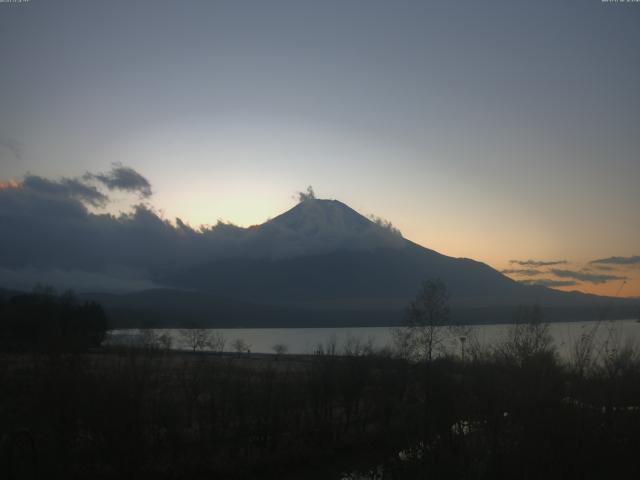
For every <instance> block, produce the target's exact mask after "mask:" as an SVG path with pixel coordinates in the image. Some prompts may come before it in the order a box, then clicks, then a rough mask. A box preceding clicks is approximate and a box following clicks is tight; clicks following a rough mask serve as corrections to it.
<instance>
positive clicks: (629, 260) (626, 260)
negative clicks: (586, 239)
mask: <svg viewBox="0 0 640 480" xmlns="http://www.w3.org/2000/svg"><path fill="white" fill-rule="evenodd" d="M589 263H591V264H604V265H640V255H632V256H631V257H608V258H599V259H597V260H592V261H591V262H589Z"/></svg>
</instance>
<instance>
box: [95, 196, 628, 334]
mask: <svg viewBox="0 0 640 480" xmlns="http://www.w3.org/2000/svg"><path fill="white" fill-rule="evenodd" d="M236 228H237V231H236V232H235V240H234V243H233V245H232V247H230V248H227V249H226V250H224V251H218V252H217V253H216V255H212V258H210V259H209V260H207V261H200V262H198V263H197V264H191V265H186V266H182V267H180V268H175V269H171V270H170V271H165V272H163V273H162V274H159V275H157V276H156V278H154V281H155V282H156V284H158V285H161V286H162V288H160V289H154V290H148V291H143V292H137V293H130V294H125V295H104V294H103V295H94V296H93V298H95V299H97V300H99V301H101V302H102V303H103V304H105V305H106V306H107V308H108V309H111V313H112V314H113V316H114V317H115V318H116V321H120V322H122V323H123V324H130V323H131V319H132V318H136V319H137V320H136V322H137V323H144V324H149V323H151V324H157V325H176V324H184V323H187V322H190V323H198V324H206V325H211V326H229V327H230V326H255V327H265V326H301V327H302V326H330V325H331V326H336V325H339V326H355V325H393V324H397V323H399V322H401V321H402V317H403V311H404V308H405V307H406V305H407V304H408V303H409V302H410V301H411V299H412V298H413V297H414V296H415V295H416V293H417V291H418V289H419V287H420V284H421V282H423V281H424V280H427V279H440V280H442V281H443V282H444V283H445V284H446V285H447V288H448V291H449V293H450V299H451V306H452V314H453V316H454V318H455V319H457V320H459V321H463V322H469V323H493V322H502V321H509V320H511V319H512V318H513V312H514V309H515V308H516V307H517V306H520V305H531V304H537V305H540V306H541V307H542V308H543V312H544V313H545V315H546V317H547V319H549V320H572V319H575V320H586V319H593V318H597V317H598V316H599V315H602V309H603V308H605V307H611V306H612V305H613V306H614V307H615V308H613V310H612V309H611V308H609V310H608V315H614V316H616V315H617V316H619V317H625V316H627V315H628V314H629V312H630V311H631V310H632V309H633V308H634V307H633V306H632V304H631V302H627V301H625V300H618V299H611V298H605V297H597V296H594V295H587V294H583V293H579V292H561V291H557V290H552V289H549V288H545V287H539V286H527V285H523V284H521V283H518V282H516V281H514V280H512V279H510V278H508V277H506V276H505V275H503V274H501V273H500V272H498V271H496V270H494V269H493V268H491V267H490V266H488V265H486V264H484V263H481V262H477V261H474V260H471V259H467V258H453V257H449V256H446V255H442V254H440V253H438V252H436V251H433V250H430V249H428V248H425V247H422V246H420V245H417V244H416V243H413V242H411V241H409V240H407V239H405V238H403V237H402V236H401V235H400V233H399V232H398V231H397V230H395V229H394V228H393V227H392V226H391V225H390V224H388V223H385V222H383V221H380V220H375V219H374V220H372V219H369V218H366V217H365V216H363V215H361V214H359V213H358V212H356V211H355V210H353V209H351V208H350V207H348V206H347V205H345V204H343V203H341V202H339V201H336V200H322V199H316V198H313V197H310V198H305V199H303V201H301V202H300V203H299V204H298V205H296V206H295V207H293V208H292V209H291V210H289V211H287V212H285V213H283V214H281V215H279V216H277V217H275V218H273V219H271V220H269V221H267V222H265V223H263V224H261V225H257V226H253V227H249V228H246V229H240V228H238V227H236ZM612 312H613V313H612Z"/></svg>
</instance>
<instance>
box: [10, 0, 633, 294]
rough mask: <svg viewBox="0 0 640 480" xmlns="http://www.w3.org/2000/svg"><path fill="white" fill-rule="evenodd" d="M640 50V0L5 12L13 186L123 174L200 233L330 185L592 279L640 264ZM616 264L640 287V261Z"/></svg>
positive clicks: (418, 223) (483, 247) (394, 213)
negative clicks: (602, 270) (131, 171)
mask: <svg viewBox="0 0 640 480" xmlns="http://www.w3.org/2000/svg"><path fill="white" fill-rule="evenodd" d="M639 46H640V3H606V2H601V0H580V1H577V0H563V1H562V2H558V1H546V0H529V1H519V0H511V1H491V0H487V1H482V2H479V1H477V0H473V1H465V0H461V1H451V2H442V1H434V2H427V1H393V2H391V1H373V0H368V1H351V0H341V1H335V2H333V1H322V2H318V1H303V0H295V1H290V2H278V1H257V2H246V1H239V0H234V1H228V2H226V1H214V0H210V1H205V0H201V1H198V0H192V1H188V0H183V1H175V0H173V1H165V0H153V1H143V0H136V1H132V0H129V1H120V0H111V1H105V0H101V1H91V0H82V1H80V0H78V1H62V0H60V1H56V0H47V1H46V2H45V1H44V0H31V1H29V2H26V3H18V4H14V3H0V65H1V66H2V67H1V71H0V72H1V73H0V168H1V170H0V180H4V181H7V180H10V179H16V180H19V179H20V178H21V177H22V176H23V175H24V174H25V173H27V172H31V173H34V174H38V175H42V176H48V177H60V176H77V175H81V174H82V173H83V172H85V171H94V172H95V171H105V170H108V169H109V167H110V165H111V163H112V162H121V163H122V164H124V165H127V166H130V167H132V168H135V169H136V170H137V171H139V172H141V173H143V174H144V175H145V176H146V177H147V178H148V179H149V181H150V182H151V183H152V185H153V189H154V196H153V199H152V203H153V205H155V206H156V207H157V208H159V209H161V210H162V211H163V212H164V214H165V215H166V216H167V217H168V218H173V217H175V216H180V217H181V218H182V219H184V220H187V221H189V222H190V223H191V224H192V225H197V224H200V223H215V221H216V220H217V219H219V218H221V219H225V220H228V221H232V222H234V223H237V224H240V225H250V224H254V223H261V222H262V221H264V220H265V219H267V218H268V217H273V216H275V215H277V214H278V213H280V212H282V211H283V210H286V209H287V208H289V207H291V206H292V205H293V204H294V203H295V200H294V198H293V196H294V194H295V192H296V191H298V190H301V189H304V188H305V187H306V186H307V185H310V184H311V185H313V186H314V188H315V190H316V192H317V194H318V195H319V196H320V197H327V198H337V199H339V200H341V201H343V202H345V203H347V204H349V205H350V206H352V207H353V208H355V209H357V210H358V211H360V212H362V213H375V214H376V215H379V216H381V217H384V218H387V219H389V220H391V221H392V222H393V223H394V224H395V225H396V226H397V227H398V228H399V229H400V230H401V231H402V233H403V235H404V236H405V237H407V238H409V239H411V240H413V241H415V242H417V243H420V244H422V245H424V246H427V247H429V248H433V249H435V250H438V251H440V252H442V253H445V254H448V255H452V256H465V257H471V258H474V259H477V260H481V261H484V262H487V263H488V264H490V265H492V266H493V267H495V268H498V269H501V270H503V269H510V270H526V267H524V268H523V267H522V266H519V265H517V264H514V263H510V261H511V260H528V259H536V260H566V261H568V262H569V263H567V264H563V265H561V266H560V267H558V266H555V267H553V268H555V269H556V270H558V269H560V272H561V273H560V276H558V275H556V274H554V273H553V272H547V270H550V269H551V267H548V268H546V269H545V273H544V274H540V273H539V274H537V275H533V276H531V275H529V276H527V275H526V274H524V273H523V272H520V273H511V275H512V276H514V278H518V279H527V278H529V279H534V280H536V279H552V280H555V281H566V282H569V281H576V280H577V279H576V278H572V277H571V276H567V274H566V273H564V274H563V273H562V272H563V271H564V272H566V271H571V272H574V273H575V272H579V273H585V272H586V274H594V273H596V270H595V267H594V266H593V265H589V264H588V262H589V261H591V260H594V259H598V258H606V257H612V256H619V257H632V256H634V255H640V214H639V213H638V212H639V206H640V189H639V187H638V180H639V179H640V90H639V88H640V87H639V86H640V50H639ZM604 266H605V267H607V268H612V270H607V271H608V272H614V273H612V274H613V275H615V276H625V277H629V280H628V283H627V284H626V285H625V286H624V288H623V289H622V292H621V294H622V295H638V296H640V262H638V263H635V262H631V263H629V264H628V265H626V266H625V267H624V268H623V267H621V266H620V265H617V264H604ZM556 273H557V272H556ZM563 275H564V276H563ZM573 276H574V277H575V276H576V275H573ZM620 286H621V281H620V280H615V281H608V282H604V283H599V284H598V283H592V282H588V281H587V282H584V281H579V282H578V283H577V284H576V285H573V284H572V285H566V286H565V287H564V288H565V289H574V288H579V289H581V290H584V291H592V292H597V293H602V294H615V293H616V292H617V291H618V289H619V288H620Z"/></svg>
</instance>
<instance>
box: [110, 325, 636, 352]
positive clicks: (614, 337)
mask: <svg viewBox="0 0 640 480" xmlns="http://www.w3.org/2000/svg"><path fill="white" fill-rule="evenodd" d="M510 328H511V325H509V324H500V325H478V326H474V327H471V332H470V334H469V336H470V337H474V338H476V339H477V341H478V342H479V344H480V345H482V346H488V345H495V344H496V343H499V342H500V341H501V340H504V339H505V338H507V336H508V333H509V329H510ZM594 329H596V332H595V338H596V344H600V343H602V342H604V341H605V340H609V342H610V344H614V345H617V346H618V347H622V346H625V345H628V344H635V345H638V344H640V322H638V321H637V320H616V321H607V322H559V323H552V324H550V325H549V331H550V333H551V335H552V337H553V340H554V344H555V346H556V349H557V350H558V353H559V354H560V356H561V357H563V358H568V357H570V355H571V350H572V348H573V345H574V344H575V342H576V340H578V339H579V338H580V337H581V336H582V335H585V334H589V333H590V332H592V331H593V330H594ZM208 331H209V332H211V333H221V334H222V335H223V336H224V338H225V340H226V347H225V351H232V350H233V348H232V343H233V342H234V341H235V340H237V339H242V340H243V341H244V342H245V343H247V344H248V345H249V348H250V350H251V352H253V353H273V351H274V350H273V347H274V345H276V344H282V345H285V346H286V347H287V351H288V353H297V354H311V353H314V352H315V351H316V350H317V349H318V346H319V345H322V346H324V347H325V348H326V346H327V345H329V344H332V343H333V344H335V345H336V347H337V351H338V352H341V351H343V349H344V347H345V346H346V345H347V344H348V343H349V342H353V341H354V340H356V341H359V342H361V343H367V342H371V343H372V344H373V347H374V348H375V349H380V348H384V347H390V346H392V344H393V340H392V335H391V330H390V329H389V328H387V327H360V328H221V329H210V330H208ZM153 332H154V333H156V334H158V335H162V334H165V333H166V334H168V335H169V336H170V337H171V338H172V349H175V350H183V349H188V348H189V347H188V345H187V343H186V342H185V339H184V337H183V335H182V334H181V330H179V329H155V330H153ZM443 333H444V332H443ZM446 335H447V347H448V348H449V349H450V350H451V351H454V352H455V351H459V348H460V340H459V337H458V336H457V335H451V334H449V333H446ZM141 339H142V337H141V335H140V331H139V330H133V329H122V330H112V331H111V332H110V336H109V338H108V340H107V343H108V344H110V345H135V344H138V343H139V342H140V341H141ZM467 345H468V343H467Z"/></svg>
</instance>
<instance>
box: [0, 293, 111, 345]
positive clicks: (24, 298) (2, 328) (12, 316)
mask: <svg viewBox="0 0 640 480" xmlns="http://www.w3.org/2000/svg"><path fill="white" fill-rule="evenodd" d="M106 333H107V318H106V316H105V313H104V311H103V309H102V307H101V306H100V305H98V304H97V303H95V302H84V303H79V302H78V301H77V300H76V298H75V296H74V294H73V292H71V291H67V292H65V293H62V294H60V295H58V294H56V293H55V291H54V290H53V289H52V288H50V287H40V286H38V287H36V288H34V290H33V292H32V293H24V294H16V295H13V296H10V297H8V298H0V349H2V350H12V351H74V352H80V351H86V350H87V349H89V348H93V347H99V346H100V344H101V343H102V341H103V340H104V338H105V335H106Z"/></svg>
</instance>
